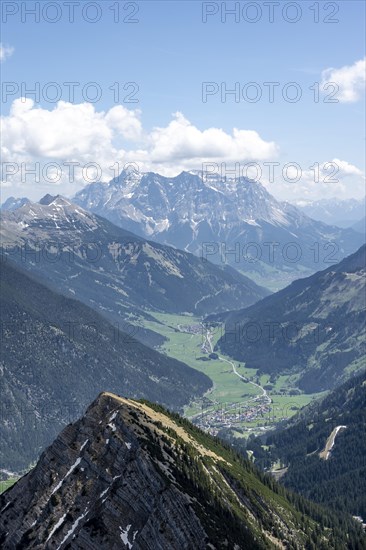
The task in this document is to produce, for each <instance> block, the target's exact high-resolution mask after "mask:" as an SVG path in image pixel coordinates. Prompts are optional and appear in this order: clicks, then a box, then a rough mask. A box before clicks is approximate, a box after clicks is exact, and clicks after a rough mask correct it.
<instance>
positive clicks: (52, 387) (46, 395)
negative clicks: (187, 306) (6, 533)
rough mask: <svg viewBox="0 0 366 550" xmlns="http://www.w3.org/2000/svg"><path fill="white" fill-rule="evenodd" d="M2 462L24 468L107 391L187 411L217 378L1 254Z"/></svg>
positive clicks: (0, 436) (8, 467) (10, 468)
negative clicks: (159, 349) (135, 334)
mask: <svg viewBox="0 0 366 550" xmlns="http://www.w3.org/2000/svg"><path fill="white" fill-rule="evenodd" d="M0 267H1V271H0V274H1V275H0V276H1V279H0V283H1V284H0V298H1V304H2V307H1V312H0V321H1V336H2V337H1V354H0V380H1V418H2V422H1V426H0V464H1V467H2V468H7V469H9V470H12V471H20V470H22V469H24V468H26V467H27V466H29V464H30V463H31V462H33V461H34V460H36V459H37V458H38V456H39V453H40V452H41V451H42V450H43V449H44V447H45V446H46V445H48V444H49V443H50V442H51V440H52V439H53V438H54V437H55V435H56V434H57V433H58V432H59V430H60V429H61V427H62V426H64V425H65V424H67V423H68V422H70V421H73V420H75V419H76V418H77V417H78V416H79V415H80V414H81V412H82V411H83V410H84V409H85V407H86V406H87V404H88V403H90V401H92V400H93V399H95V398H96V396H97V395H98V394H99V393H100V392H101V391H102V390H110V391H115V392H119V393H123V394H126V395H129V396H131V397H145V398H148V399H153V400H154V401H157V402H159V403H163V404H165V405H166V406H169V407H170V408H171V409H175V410H182V409H183V406H184V405H186V404H187V403H189V402H190V400H191V399H192V397H193V396H194V395H202V394H203V393H205V392H206V391H207V390H208V389H210V387H211V385H212V382H211V380H210V379H209V378H208V377H207V376H206V375H204V374H202V373H200V372H198V371H197V370H195V369H192V368H190V367H188V366H187V365H186V364H184V363H182V362H180V361H176V360H175V359H171V358H170V357H167V356H165V355H161V354H159V353H158V352H156V351H154V350H152V349H150V348H147V347H146V346H144V345H143V344H142V343H141V342H139V341H138V340H136V339H135V338H133V336H132V335H131V333H124V332H122V331H121V330H117V328H116V326H115V325H112V324H110V323H109V322H108V321H107V320H106V319H105V318H104V317H103V316H101V315H100V314H98V313H96V312H95V311H94V310H92V309H90V308H89V307H87V306H85V305H84V304H82V303H80V302H78V301H76V300H75V299H71V298H67V297H65V296H62V295H60V294H57V293H55V292H53V291H52V290H50V289H49V288H47V287H46V286H44V285H43V284H40V282H39V281H37V280H35V279H34V277H33V276H30V275H29V273H28V272H23V271H21V270H20V269H19V267H18V266H16V265H14V264H12V262H11V261H10V260H9V259H8V258H7V259H6V261H2V260H1V261H0Z"/></svg>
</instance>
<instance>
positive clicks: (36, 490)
mask: <svg viewBox="0 0 366 550" xmlns="http://www.w3.org/2000/svg"><path fill="white" fill-rule="evenodd" d="M0 510H1V514H0V545H1V548H3V549H4V550H10V549H20V548H29V549H42V550H43V549H46V550H51V549H55V550H56V549H57V550H64V549H66V548H71V549H85V550H86V549H88V550H94V549H95V550H100V549H112V550H113V549H117V548H128V549H131V548H133V549H134V550H136V549H137V550H157V549H159V550H160V549H161V550H168V549H169V550H170V549H173V550H174V549H177V550H182V549H186V550H200V549H205V548H211V549H214V548H230V549H235V550H240V549H241V548H243V549H245V548H250V549H251V550H252V549H253V550H256V549H265V548H275V547H280V548H289V549H290V548H297V549H300V548H305V542H306V540H307V537H308V530H309V529H310V530H311V528H312V527H311V526H312V520H311V519H310V518H306V519H304V515H302V516H301V514H299V513H298V511H296V510H295V508H294V507H293V505H292V504H291V503H290V502H289V501H288V500H286V498H285V496H284V492H283V490H282V494H280V493H279V490H278V488H277V489H276V486H275V487H274V482H273V481H272V480H271V481H270V483H269V482H266V481H265V478H263V479H260V478H259V475H258V474H257V472H256V471H255V470H254V468H253V466H252V465H251V464H250V463H249V462H248V461H245V460H243V459H241V458H240V457H239V456H238V455H236V454H235V453H234V452H233V451H232V450H230V449H228V448H225V447H223V446H222V445H221V444H220V443H218V441H216V440H215V439H213V438H212V437H210V436H208V435H207V434H204V433H203V432H201V431H200V430H198V429H197V428H195V427H194V426H192V425H191V424H190V423H189V422H188V421H186V420H183V419H181V418H180V417H178V415H174V414H171V413H167V412H166V411H165V410H164V409H162V408H161V407H159V406H155V405H148V404H146V403H145V402H139V401H132V400H126V399H123V398H119V397H117V396H115V395H113V394H109V393H104V394H101V395H100V396H99V398H98V399H97V400H96V401H95V402H94V403H93V404H92V405H91V406H90V407H89V409H88V411H87V412H86V415H85V416H84V417H83V418H82V419H81V420H79V421H78V422H76V423H75V424H72V425H69V426H68V427H66V428H65V429H64V431H63V432H62V433H61V435H60V436H59V437H58V438H57V439H56V440H55V442H54V443H53V444H52V445H51V446H50V447H49V448H48V449H47V450H46V451H45V452H44V453H43V454H42V456H41V458H40V460H39V462H38V464H37V466H36V467H35V468H34V469H33V470H32V471H31V472H29V473H28V474H27V475H26V476H24V477H23V478H22V479H21V480H20V481H19V482H18V483H17V484H16V485H14V486H13V487H12V488H11V489H10V490H8V491H6V492H5V493H4V494H3V495H2V496H1V498H0ZM300 518H302V519H301V520H300ZM330 532H331V530H330V529H328V530H327V532H325V531H324V532H320V535H319V536H320V537H322V540H323V542H324V541H325V540H326V539H325V538H324V537H325V535H327V536H329V533H330ZM323 547H324V548H331V546H329V547H328V546H327V545H323Z"/></svg>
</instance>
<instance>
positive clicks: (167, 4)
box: [1, 0, 365, 200]
mask: <svg viewBox="0 0 366 550" xmlns="http://www.w3.org/2000/svg"><path fill="white" fill-rule="evenodd" d="M14 4H15V3H13V2H3V13H2V17H3V20H2V21H3V22H2V44H3V48H4V47H5V48H8V55H6V53H5V54H4V56H3V57H4V58H5V59H3V62H2V64H1V69H2V80H3V86H4V82H5V83H13V85H14V87H19V91H15V92H14V93H12V94H11V93H10V94H9V97H8V101H5V98H4V91H5V90H4V88H3V90H2V92H3V93H2V111H3V115H4V117H5V120H6V124H5V137H4V138H3V140H4V142H5V148H6V150H5V155H4V157H5V161H6V162H10V161H11V160H14V161H15V162H18V163H19V162H22V161H27V162H31V161H34V162H35V161H36V160H40V161H41V162H46V161H49V162H50V161H52V160H54V161H55V162H61V160H62V161H64V160H80V162H81V163H83V162H87V161H89V162H90V161H91V160H92V161H95V162H100V163H101V164H102V165H103V163H104V164H105V163H107V164H108V163H110V162H111V161H112V160H113V158H114V157H113V155H115V157H116V160H118V161H121V162H122V163H123V162H124V161H131V160H133V159H134V158H136V159H137V161H138V162H139V163H141V166H142V169H152V170H156V171H163V172H164V171H165V172H166V173H167V174H169V175H173V174H174V173H178V172H179V171H180V170H181V169H189V167H192V168H197V167H198V164H199V163H200V162H201V161H202V160H205V161H209V160H212V162H216V163H217V164H219V163H221V162H225V163H226V166H227V167H228V169H229V168H230V167H233V165H234V163H235V161H236V160H237V161H238V162H240V163H241V164H243V165H244V164H245V162H246V161H251V162H253V161H256V160H258V163H260V162H265V161H270V162H271V161H276V162H279V163H280V168H279V170H280V172H279V174H280V173H281V175H278V177H276V182H272V183H271V182H269V184H268V187H269V189H270V191H271V192H273V193H274V194H275V195H277V196H279V197H280V198H289V199H291V200H293V199H297V198H309V199H311V198H321V197H323V196H325V197H329V196H334V195H336V196H343V197H344V198H346V197H351V196H358V197H360V196H362V195H363V194H364V190H363V184H364V180H363V177H362V173H364V163H365V162H364V148H365V136H364V93H363V92H362V90H361V87H362V82H361V83H360V76H359V72H360V71H359V68H358V69H357V67H355V64H356V62H359V61H360V60H362V59H364V56H365V52H364V44H365V35H364V30H363V21H364V15H365V13H364V12H365V4H364V2H361V1H347V2H344V1H342V2H307V1H301V2H295V3H289V2H282V1H281V2H279V5H278V6H277V5H275V6H274V10H275V11H274V21H273V22H272V23H270V22H269V7H268V6H266V3H265V2H252V3H251V4H253V5H254V6H253V7H248V2H226V3H221V2H207V3H204V2H199V1H187V0H185V1H184V2H179V1H176V2H174V1H169V0H167V1H163V2H158V1H145V2H115V1H109V0H106V1H103V2H95V4H96V5H97V9H98V11H99V15H100V20H99V21H98V22H96V23H94V24H93V23H90V22H87V21H85V20H83V17H82V15H81V8H82V6H83V7H84V6H85V4H91V3H90V2H89V3H88V2H85V1H82V2H79V3H78V4H80V5H76V4H75V21H74V23H70V22H69V21H68V14H69V11H68V9H69V8H68V7H67V6H66V5H65V3H64V2H62V1H61V2H58V6H59V13H60V15H61V19H60V20H59V21H57V22H55V23H50V22H47V21H45V20H44V18H45V17H46V18H47V17H48V18H49V19H52V18H53V17H54V16H55V13H56V11H55V8H52V7H50V8H48V9H49V11H48V12H47V13H46V14H45V15H43V16H42V12H41V15H40V21H39V22H37V23H36V22H34V17H33V16H31V15H29V14H28V15H27V14H25V13H24V12H23V14H21V9H20V6H19V4H20V3H18V5H17V7H18V8H19V11H18V13H16V14H14V15H11V14H9V15H7V13H8V12H10V11H11V10H13V9H16V8H14ZM25 4H26V5H27V7H28V8H32V7H33V6H34V4H35V2H26V3H25ZM116 4H119V10H120V12H119V13H120V15H119V18H120V21H119V22H114V21H113V17H114V14H115V13H116V12H113V11H112V10H111V9H110V8H111V7H113V6H116ZM222 4H223V5H224V8H221V5H222ZM235 4H237V5H238V6H239V9H240V13H239V15H238V17H239V22H235V19H234V16H233V15H227V20H226V23H225V22H223V21H222V17H223V15H224V10H225V6H226V9H227V10H230V9H232V8H233V7H234V6H235ZM275 4H277V3H275ZM290 4H294V5H295V6H294V7H291V6H290ZM4 5H5V8H4ZM44 5H45V3H42V2H41V3H40V6H41V8H43V6H44ZM135 5H138V13H136V14H135V15H131V16H130V18H131V19H132V18H133V19H136V20H137V21H138V22H136V23H129V22H123V21H122V18H123V17H126V18H127V19H128V18H129V14H132V12H133V11H134V10H135ZM286 6H287V7H286ZM311 7H312V9H311ZM300 8H301V16H300V12H299V9H300ZM316 8H318V9H319V19H320V21H319V23H315V22H314V17H315V11H314V10H315V9H316ZM4 9H5V11H4ZM114 9H116V8H114ZM88 10H89V11H87V12H85V13H86V14H87V17H90V18H92V17H94V14H95V13H97V12H96V11H95V8H93V6H91V7H90V8H88ZM243 10H244V11H243ZM245 10H247V11H245ZM254 10H256V13H257V16H258V19H259V20H258V21H257V22H255V23H249V22H248V21H246V20H245V16H246V17H247V18H249V19H253V18H254V17H255V11H254ZM284 10H285V11H284ZM336 10H338V12H337V13H336ZM207 11H217V13H214V14H213V15H207V22H206V23H204V22H203V21H202V19H203V13H205V12H207ZM260 12H261V13H260ZM243 13H244V15H243ZM296 15H297V16H298V17H299V21H298V22H296V23H289V22H288V21H285V17H287V18H290V19H291V18H294V17H295V16H296ZM22 16H23V19H24V18H25V21H24V22H22V20H21V17H22ZM326 18H328V19H338V20H339V21H338V22H336V23H330V22H324V20H325V19H326ZM330 68H333V69H338V70H339V69H341V70H342V72H340V73H339V72H338V73H332V72H331V71H328V75H330V77H329V78H328V77H327V78H326V79H325V80H324V76H322V75H323V74H324V73H323V71H325V70H327V69H330ZM334 74H335V75H336V76H337V78H338V77H339V78H340V80H339V84H340V89H339V90H338V91H337V93H336V94H335V98H339V102H338V103H324V101H323V100H324V94H323V93H320V96H319V99H320V101H319V102H317V103H316V102H315V101H314V93H315V92H314V90H310V89H309V87H310V86H312V85H313V84H314V83H315V82H318V83H322V80H323V81H324V82H327V81H329V80H330V79H332V81H334ZM71 81H74V82H79V83H80V86H77V87H76V88H75V97H74V101H73V103H74V104H75V105H80V104H81V103H83V101H84V100H85V97H83V94H82V93H81V89H82V87H83V86H84V85H85V84H87V83H90V82H96V83H97V86H98V90H99V91H100V92H101V97H100V99H99V100H98V101H97V102H94V103H93V104H92V105H93V109H94V111H95V112H96V113H101V112H103V113H108V111H109V110H110V109H112V108H113V107H115V106H116V102H115V101H114V97H113V95H114V92H113V91H112V90H110V89H109V88H110V87H111V86H112V85H113V83H115V82H118V83H119V84H118V86H119V88H120V101H119V103H120V104H121V105H122V106H123V108H124V109H128V110H132V111H133V112H134V115H133V117H134V118H136V120H137V119H138V123H137V122H136V121H135V122H136V124H140V126H141V127H140V128H137V127H134V130H133V131H132V133H133V134H134V135H133V140H132V141H131V139H130V138H131V129H129V130H127V131H126V117H127V113H126V112H125V111H124V112H123V115H122V114H121V112H120V113H119V115H118V116H119V117H120V118H121V117H122V118H123V117H124V118H123V121H122V122H121V120H120V118H119V119H118V123H117V122H115V123H113V124H114V127H113V128H114V129H113V133H114V135H113V139H112V141H111V143H110V144H109V145H110V147H109V150H110V151H109V154H107V153H106V152H105V151H104V150H103V147H101V145H100V144H98V143H96V141H98V140H97V138H96V136H95V135H93V136H90V135H89V136H88V140H89V141H88V146H89V147H90V150H89V156H88V155H87V154H86V153H85V147H84V148H83V147H82V146H81V145H80V151H78V144H76V145H75V147H73V149H72V151H71V152H70V150H67V149H70V147H69V148H68V147H66V149H65V147H63V145H64V144H63V143H62V142H60V137H59V136H60V134H63V133H64V131H63V127H61V130H60V124H61V122H60V117H58V119H57V122H55V124H53V119H52V118H49V119H47V125H48V127H47V132H50V135H49V136H48V137H47V139H48V143H49V142H52V141H55V143H54V146H53V147H51V148H47V147H46V146H44V145H42V146H41V145H40V142H39V139H40V136H39V132H40V130H39V131H37V130H36V129H35V127H36V128H38V129H39V128H40V129H42V120H43V123H45V122H44V116H43V115H44V112H43V110H48V111H50V112H52V111H53V110H54V109H55V108H56V104H55V102H53V101H51V102H47V101H45V99H46V98H44V97H43V98H42V97H40V101H39V102H38V101H35V104H33V105H32V106H28V114H27V115H26V116H27V117H29V116H30V115H29V110H31V111H37V112H35V113H33V115H32V118H31V120H30V119H29V118H28V119H27V122H24V120H25V119H24V113H23V114H22V113H20V114H19V112H17V114H15V115H14V113H13V114H10V107H11V104H12V102H13V100H15V99H17V98H19V97H20V96H21V95H22V94H21V83H24V85H25V86H27V87H29V88H33V87H34V84H35V83H36V82H39V83H40V84H39V85H40V87H41V88H42V87H43V86H44V85H45V84H47V83H49V82H56V83H57V84H58V86H59V88H58V89H59V90H61V93H62V96H61V99H62V100H63V101H68V100H69V99H70V97H69V90H68V88H67V86H65V85H64V84H63V83H64V82H71ZM128 82H134V83H135V84H134V85H130V87H129V88H127V90H125V91H124V90H123V86H124V84H126V83H128ZM203 82H210V83H216V85H215V88H216V90H218V91H217V93H215V94H214V95H209V96H208V97H207V101H206V102H203V101H202V86H203ZM250 82H254V83H256V86H255V88H254V87H252V88H246V85H247V84H248V83H250ZM264 82H278V83H279V85H278V86H276V88H275V96H274V101H273V102H270V101H269V100H268V86H267V87H266V86H265V85H264ZM289 82H295V83H296V86H297V89H298V90H301V92H302V97H301V99H300V100H299V101H298V102H296V103H290V102H289V101H285V100H284V99H283V97H282V90H283V89H284V86H286V84H287V83H289ZM222 83H223V84H222ZM236 83H238V84H236ZM24 85H23V86H24ZM235 85H236V86H237V87H239V91H240V94H241V96H240V98H239V102H236V101H235V100H234V96H233V95H227V96H226V101H222V100H221V97H220V91H221V90H222V89H224V86H226V87H227V89H232V88H234V87H235ZM322 85H323V84H321V86H322ZM9 86H10V88H9V87H8V88H7V89H8V90H10V91H11V84H10V85H9ZM137 87H138V91H137V92H136V94H135V96H134V97H135V98H136V99H137V100H138V102H137V103H127V102H126V101H123V99H124V98H125V96H126V95H127V94H128V92H132V91H133V90H134V89H135V90H137ZM347 87H348V88H347ZM350 88H351V89H350ZM48 90H49V93H53V89H52V87H50V88H48ZM88 90H89V91H90V92H91V93H94V91H95V88H93V87H89V88H88ZM243 90H244V92H243ZM245 90H248V94H250V93H253V92H254V91H258V90H259V91H260V92H261V93H262V97H261V99H260V100H259V101H258V102H256V103H253V102H249V101H248V100H245V99H244V98H245V97H247V96H245V93H246V92H245ZM294 90H295V89H294V88H293V87H292V88H289V92H291V93H292V92H294ZM329 91H332V90H331V89H328V92H329ZM243 93H244V98H243V95H242V94H243ZM347 94H348V95H347ZM352 94H353V95H352ZM41 96H42V94H41ZM28 97H29V98H33V99H34V96H32V94H28ZM117 103H118V102H117ZM136 110H138V112H136ZM176 112H180V113H182V115H183V117H184V122H182V121H181V123H180V124H177V125H176V126H174V127H173V128H170V130H169V131H168V130H167V129H168V128H169V125H170V124H171V122H172V120H174V117H173V113H176ZM37 116H38V117H40V121H37ZM93 116H94V115H93ZM93 116H91V118H90V114H89V115H88V116H87V117H86V118H87V121H86V124H87V125H88V124H92V123H93ZM95 116H97V115H95ZM19 117H20V119H21V120H22V124H23V127H22V130H19V132H20V136H18V135H16V131H15V130H14V127H15V126H17V124H18V122H19V120H18V119H19ZM88 117H89V118H88ZM111 118H113V120H114V119H115V116H114V115H113V117H112V116H110V117H109V118H108V120H107V122H106V123H105V124H104V127H103V128H104V129H103V131H105V132H106V133H108V131H109V130H110V126H108V125H110V120H109V119H111ZM188 121H189V122H188ZM24 125H25V126H24ZM52 126H53V127H54V130H55V132H56V131H57V133H58V137H57V139H56V138H54V136H52ZM106 126H107V128H106ZM187 126H189V130H190V131H188V130H187ZM157 127H158V128H160V129H161V130H160V131H159V132H158V135H156V132H155V131H154V128H157ZM121 128H122V130H121ZM129 128H130V126H129ZM174 128H175V132H176V133H179V132H180V131H181V129H182V131H183V134H184V133H185V132H186V133H187V135H186V137H185V139H184V140H183V142H181V141H179V143H177V144H176V146H175V147H172V132H173V131H174ZM209 128H217V129H221V130H222V132H221V134H220V135H218V136H217V144H218V145H217V148H218V149H219V148H220V146H221V143H222V147H223V152H222V153H220V151H219V152H218V151H216V152H215V153H212V156H210V151H209V147H210V143H212V139H214V138H215V134H212V136H210V135H206V134H205V133H204V132H205V130H206V131H207V129H209ZM233 128H237V129H238V130H243V131H248V130H251V131H254V132H256V133H257V134H258V136H257V137H258V139H257V141H258V140H259V141H260V143H257V144H255V143H254V144H251V145H250V146H249V153H248V151H247V147H246V144H245V143H244V147H243V149H241V147H242V146H243V140H244V141H245V140H249V141H250V140H251V135H250V134H248V135H247V134H243V135H242V138H241V139H240V142H238V143H234V144H233V143H232V144H231V145H228V144H226V145H225V140H226V137H225V136H226V135H227V136H228V138H230V136H231V137H232V136H233ZM164 129H165V130H166V131H165V130H164ZM69 130H70V129H69ZM196 130H197V132H196ZM85 131H87V130H85ZM103 131H102V133H101V140H103V139H104V138H103V135H104V134H103ZM137 134H138V135H137ZM183 134H182V135H183ZM196 134H197V135H196ZM24 135H26V137H25V138H24ZM73 135H75V134H74V133H71V137H72V136H73ZM83 135H84V134H83V133H82V135H81V136H80V135H78V137H77V139H80V140H82V139H83ZM174 139H175V135H174ZM20 140H21V141H22V143H21V144H19V141H20ZM37 140H38V141H37ZM65 140H70V134H69V135H68V134H67V131H65ZM189 140H191V141H192V143H191V142H189ZM221 140H222V142H221ZM24 141H25V143H24ZM226 141H228V140H226ZM232 141H235V139H232ZM157 142H158V145H157ZM164 142H168V145H167V146H168V148H169V147H170V149H169V151H168V152H167V151H165V150H164ZM262 142H263V143H262ZM108 143H109V142H108V139H107V140H106V145H107V146H108ZM90 144H92V145H90ZM263 144H264V145H263ZM268 144H272V146H270V145H268ZM112 145H113V146H112ZM57 148H58V149H57ZM128 151H130V154H128ZM242 151H243V152H242ZM257 151H258V155H257ZM125 153H126V154H125ZM98 154H100V159H99V158H98ZM12 155H13V156H12ZM257 156H258V158H257ZM338 161H340V162H339V163H338V164H337V162H338ZM289 162H291V163H292V162H296V163H297V164H298V165H299V166H300V167H301V168H302V170H303V172H304V174H302V177H301V179H300V181H298V182H295V183H289V182H287V183H286V182H284V181H283V178H282V167H283V166H284V165H285V164H286V163H289ZM325 162H333V163H334V162H335V163H336V164H337V167H338V168H339V170H338V175H337V176H336V179H338V180H339V182H338V183H326V184H323V185H318V184H317V183H316V182H313V181H310V180H309V177H310V176H309V167H310V166H312V165H314V163H319V164H320V165H322V164H323V163H325ZM18 176H19V174H17V176H15V177H14V178H13V180H11V179H10V178H7V180H6V182H5V185H4V186H3V190H2V195H3V197H6V196H9V195H10V194H14V195H19V194H22V193H23V194H27V195H28V196H30V195H31V194H33V195H34V198H36V196H37V194H38V195H40V194H42V192H43V190H44V189H45V188H46V187H47V182H46V183H45V182H42V181H41V182H40V184H39V185H38V187H40V189H38V187H37V186H33V187H32V189H30V185H29V182H28V183H24V181H23V183H22V182H21V181H19V179H17V177H18ZM103 177H104V179H105V176H104V175H103ZM28 179H29V178H28ZM265 179H266V174H265V176H264V180H265ZM41 180H42V178H41ZM82 183H83V182H82V181H79V182H77V183H76V184H75V183H74V184H73V185H74V186H75V185H78V186H79V187H78V188H80V186H81V185H82ZM265 183H266V182H265ZM61 184H62V188H61ZM76 190H77V189H76V188H75V191H76ZM58 192H65V194H70V193H71V194H72V187H71V186H70V185H69V183H65V182H63V180H62V181H61V183H60V182H59V189H58Z"/></svg>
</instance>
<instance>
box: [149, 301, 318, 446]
mask: <svg viewBox="0 0 366 550" xmlns="http://www.w3.org/2000/svg"><path fill="white" fill-rule="evenodd" d="M151 316H153V317H154V318H155V319H156V321H154V320H151V318H150V319H149V320H146V319H144V320H142V321H141V324H143V326H145V327H146V328H149V329H151V330H154V331H155V332H158V333H160V334H161V335H163V336H165V337H166V338H167V340H166V341H165V343H164V344H163V345H162V346H161V348H160V351H161V352H163V353H165V354H167V355H169V356H171V357H174V358H175V359H178V360H180V361H183V362H184V363H186V364H187V365H189V366H190V367H193V368H194V369H197V370H199V371H201V372H203V373H205V374H206V375H207V376H208V377H209V378H210V379H211V380H212V382H213V387H212V389H211V390H210V391H209V392H207V394H206V395H205V396H203V397H202V398H201V399H199V400H196V401H193V402H191V403H190V405H189V406H188V407H186V409H185V416H186V417H187V418H189V419H190V420H192V421H193V422H194V423H195V424H197V425H199V426H200V427H202V428H203V429H205V430H206V431H208V432H209V433H211V434H213V435H217V433H218V432H219V431H220V430H222V429H225V430H229V431H230V432H231V434H232V435H233V436H234V437H247V436H248V435H249V434H251V433H254V434H260V433H263V432H264V431H266V430H269V429H271V428H273V427H274V426H275V425H276V424H278V422H280V421H281V420H283V419H286V418H289V417H291V416H292V415H294V414H295V413H296V412H297V411H298V410H299V409H301V408H302V407H304V406H305V405H307V404H308V403H309V402H310V401H312V400H313V399H314V398H316V397H318V396H319V395H320V394H312V395H309V394H301V393H299V391H298V390H297V389H296V387H295V377H294V376H278V377H276V378H275V379H272V381H270V375H267V374H266V375H261V376H259V375H258V371H257V370H256V369H251V368H249V366H248V365H244V364H241V363H238V362H237V361H234V360H233V359H232V358H230V357H227V356H225V355H223V354H222V353H221V352H220V353H216V352H215V350H214V348H215V345H216V342H217V341H218V339H219V338H220V336H221V335H222V330H223V329H222V327H216V328H215V329H213V328H212V327H208V326H205V324H204V323H203V322H202V320H201V319H200V318H198V317H194V316H191V315H171V314H165V313H155V312H154V313H151Z"/></svg>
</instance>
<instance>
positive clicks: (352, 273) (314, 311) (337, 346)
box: [209, 245, 366, 393]
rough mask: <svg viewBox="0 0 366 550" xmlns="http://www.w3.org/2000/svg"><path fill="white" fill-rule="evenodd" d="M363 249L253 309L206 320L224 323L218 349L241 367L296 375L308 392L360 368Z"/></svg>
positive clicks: (365, 297) (364, 338) (365, 301)
mask: <svg viewBox="0 0 366 550" xmlns="http://www.w3.org/2000/svg"><path fill="white" fill-rule="evenodd" d="M365 254H366V245H363V246H362V247H361V248H360V249H359V250H358V251H357V252H356V253H354V254H352V255H351V256H348V257H347V258H345V259H344V260H342V261H341V262H340V263H339V264H337V265H334V266H331V267H328V269H326V270H324V271H320V272H318V273H315V274H314V275H312V276H310V277H307V278H305V279H299V280H298V281H295V282H293V283H292V284H291V285H289V286H288V287H287V288H285V289H283V290H281V291H280V292H277V293H276V294H272V295H271V296H268V297H267V298H264V299H263V300H261V301H260V302H258V303H257V304H254V305H253V306H251V307H249V308H246V309H243V310H240V311H234V312H228V313H226V314H223V315H218V316H212V317H209V319H211V320H212V321H216V322H222V323H224V325H225V327H224V334H223V335H222V337H221V338H220V340H219V341H218V344H217V345H218V348H219V349H220V350H222V351H223V352H224V353H226V354H228V355H230V356H231V357H233V358H234V359H237V360H238V361H244V362H245V364H246V366H247V367H249V368H251V367H253V368H256V369H260V371H261V372H264V373H271V374H273V377H274V378H275V377H276V376H279V375H281V374H294V375H296V376H297V385H298V387H300V388H301V389H302V390H303V391H305V392H308V393H312V392H319V391H323V390H327V389H330V388H333V387H335V386H336V385H337V384H339V383H341V382H342V381H344V380H346V379H347V378H348V377H349V376H350V374H351V373H352V372H353V371H356V370H357V369H362V368H363V367H364V366H365V356H366V331H365V321H366V316H365V312H366V293H365V277H366V258H365Z"/></svg>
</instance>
